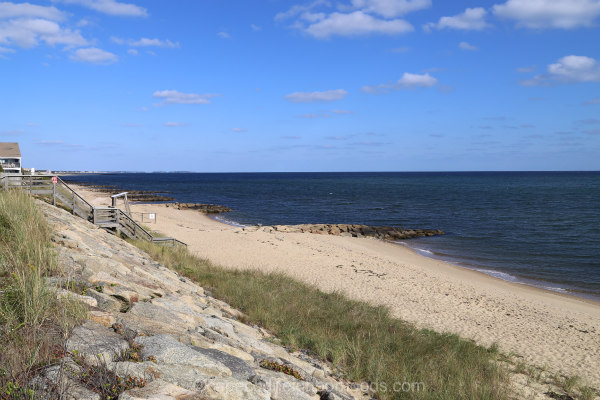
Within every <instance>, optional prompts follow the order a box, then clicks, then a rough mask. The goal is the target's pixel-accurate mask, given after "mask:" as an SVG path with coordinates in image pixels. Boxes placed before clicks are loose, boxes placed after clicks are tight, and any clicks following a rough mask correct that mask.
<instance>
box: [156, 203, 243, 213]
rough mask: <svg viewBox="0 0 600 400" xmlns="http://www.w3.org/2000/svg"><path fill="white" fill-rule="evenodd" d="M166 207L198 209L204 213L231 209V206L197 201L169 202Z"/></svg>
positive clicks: (223, 211)
mask: <svg viewBox="0 0 600 400" xmlns="http://www.w3.org/2000/svg"><path fill="white" fill-rule="evenodd" d="M167 207H172V208H175V209H177V210H198V211H200V212H202V213H204V214H219V213H225V212H229V211H231V208H229V207H225V206H219V205H216V204H198V203H169V204H167Z"/></svg>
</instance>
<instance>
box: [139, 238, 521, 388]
mask: <svg viewBox="0 0 600 400" xmlns="http://www.w3.org/2000/svg"><path fill="white" fill-rule="evenodd" d="M135 244H136V245H137V246H138V247H140V248H141V249H143V250H145V251H146V252H148V253H149V254H150V255H151V256H152V257H153V258H154V259H155V260H156V261H158V262H161V263H163V264H164V265H166V266H168V267H170V268H172V269H174V270H176V271H177V272H179V273H181V274H182V275H184V276H186V277H188V278H190V279H192V280H194V281H195V282H197V283H199V284H200V285H202V286H203V287H205V288H207V289H208V290H210V291H211V292H212V294H213V296H215V297H217V298H219V299H221V300H224V301H226V302H228V303H229V304H231V305H232V306H233V307H235V308H237V309H239V310H241V311H242V312H244V313H245V314H246V316H247V319H248V322H250V323H254V324H258V325H260V326H262V327H264V328H265V329H267V330H269V331H270V332H272V333H273V334H274V335H276V336H277V337H278V338H279V339H280V340H281V341H282V344H283V345H285V346H287V347H288V348H291V349H295V350H305V351H309V352H310V353H312V354H313V355H315V356H317V357H319V358H321V359H322V360H327V361H329V362H330V363H331V365H332V367H333V368H334V370H335V371H336V373H337V374H339V375H340V377H342V378H344V379H347V380H350V381H353V382H356V383H359V384H363V385H368V387H370V388H371V389H372V390H373V391H374V392H375V393H376V396H377V398H379V399H404V398H406V399H452V400H454V399H506V398H509V396H510V389H509V383H508V382H509V380H508V371H507V369H506V368H505V367H503V366H502V365H501V363H500V362H497V358H498V357H499V352H498V349H497V346H492V347H491V348H485V347H481V346H478V345H476V344H475V343H473V342H472V341H468V340H464V339H462V338H460V337H458V336H457V335H453V334H440V333H437V332H434V331H431V330H427V329H417V328H416V327H414V326H413V325H411V324H409V323H407V322H404V321H401V320H399V319H397V318H393V317H392V316H391V315H390V312H389V310H388V309H387V308H384V307H378V306H373V305H370V304H367V303H364V302H359V301H354V300H350V299H348V298H347V297H346V296H344V295H343V294H341V293H324V292H322V291H320V290H318V289H317V288H314V287H312V286H309V285H307V284H304V283H301V282H298V281H296V280H294V279H291V278H289V277H287V276H284V275H282V274H278V273H262V272H258V271H248V270H232V269H226V268H223V267H219V266H216V265H213V264H211V263H210V262H209V261H207V260H203V259H200V258H198V257H195V256H193V255H192V254H191V253H189V252H188V251H187V249H186V248H183V247H175V248H165V247H160V246H157V245H154V244H151V243H148V242H143V241H137V242H135ZM407 307H410V305H407Z"/></svg>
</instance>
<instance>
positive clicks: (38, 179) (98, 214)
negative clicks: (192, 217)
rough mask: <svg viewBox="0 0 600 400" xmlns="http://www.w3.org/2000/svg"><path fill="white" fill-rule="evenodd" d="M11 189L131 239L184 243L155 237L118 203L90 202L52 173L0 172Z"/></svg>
mask: <svg viewBox="0 0 600 400" xmlns="http://www.w3.org/2000/svg"><path fill="white" fill-rule="evenodd" d="M14 189H19V190H23V191H25V192H26V193H29V194H30V195H32V196H37V197H41V198H43V199H45V200H46V201H47V202H49V203H51V204H52V205H54V206H56V207H60V208H62V209H65V210H67V211H69V212H70V213H72V214H73V215H77V216H78V217H81V218H83V219H85V220H86V221H89V222H92V223H93V224H94V225H97V226H99V227H101V228H104V229H106V230H108V231H110V232H113V233H115V234H117V235H122V236H125V237H128V238H130V239H141V240H147V241H149V242H153V243H157V244H161V245H168V246H176V245H183V246H187V245H186V244H185V243H183V242H181V241H179V240H177V239H175V238H163V237H160V238H159V237H154V236H153V235H152V234H151V233H150V232H148V231H147V230H146V229H144V227H142V226H141V225H140V224H138V223H137V222H136V221H134V220H133V219H132V218H131V217H130V216H129V215H128V214H127V213H125V212H124V211H122V210H121V209H119V208H117V207H94V206H92V205H91V204H90V203H88V202H87V201H86V200H85V199H84V198H83V197H81V196H80V195H79V194H78V193H77V192H76V191H75V190H73V189H72V188H71V187H70V186H69V185H67V184H66V183H65V182H64V181H63V180H62V179H60V178H58V177H56V183H53V182H52V177H51V176H43V175H8V174H0V190H14Z"/></svg>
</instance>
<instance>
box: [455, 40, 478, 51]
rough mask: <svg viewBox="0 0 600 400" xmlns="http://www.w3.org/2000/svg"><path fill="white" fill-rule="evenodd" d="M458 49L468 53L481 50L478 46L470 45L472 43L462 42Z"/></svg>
mask: <svg viewBox="0 0 600 400" xmlns="http://www.w3.org/2000/svg"><path fill="white" fill-rule="evenodd" d="M458 47H459V48H460V49H461V50H467V51H475V50H479V49H478V48H477V46H473V45H472V44H470V43H467V42H460V43H459V44H458Z"/></svg>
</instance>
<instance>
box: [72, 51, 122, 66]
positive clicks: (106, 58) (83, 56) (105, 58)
mask: <svg viewBox="0 0 600 400" xmlns="http://www.w3.org/2000/svg"><path fill="white" fill-rule="evenodd" d="M71 59H72V60H75V61H80V62H87V63H92V64H112V63H114V62H116V61H118V59H119V57H117V55H116V54H113V53H111V52H108V51H105V50H102V49H99V48H97V47H89V48H86V49H78V50H76V51H75V52H74V53H73V54H72V55H71Z"/></svg>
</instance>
